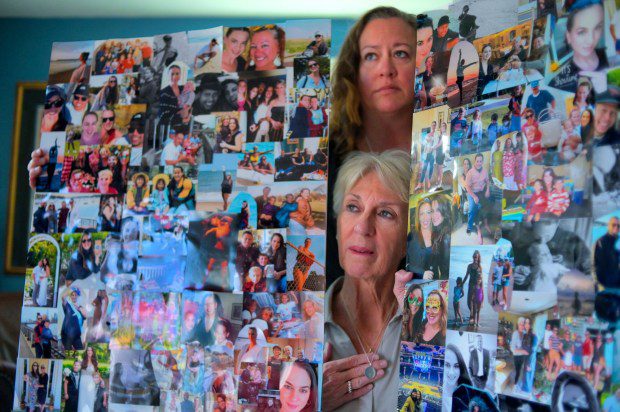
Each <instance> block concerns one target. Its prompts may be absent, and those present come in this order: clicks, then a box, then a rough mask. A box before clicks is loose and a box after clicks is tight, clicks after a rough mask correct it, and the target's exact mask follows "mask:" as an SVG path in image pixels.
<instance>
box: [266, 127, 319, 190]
mask: <svg viewBox="0 0 620 412" xmlns="http://www.w3.org/2000/svg"><path fill="white" fill-rule="evenodd" d="M327 143H328V142H327V138H326V137H321V138H307V139H287V140H285V141H282V142H280V143H279V144H278V143H276V145H275V150H274V158H275V167H276V173H275V181H276V182H283V181H302V180H327V146H328V144H327Z"/></svg>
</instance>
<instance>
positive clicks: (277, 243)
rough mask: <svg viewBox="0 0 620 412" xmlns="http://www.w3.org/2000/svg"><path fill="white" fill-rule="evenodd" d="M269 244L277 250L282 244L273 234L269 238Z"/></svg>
mask: <svg viewBox="0 0 620 412" xmlns="http://www.w3.org/2000/svg"><path fill="white" fill-rule="evenodd" d="M270 244H271V248H272V249H273V250H278V249H279V248H280V246H282V241H281V240H280V238H279V237H278V236H274V237H272V238H271V242H270Z"/></svg>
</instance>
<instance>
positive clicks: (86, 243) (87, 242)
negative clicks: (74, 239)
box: [82, 235, 93, 250]
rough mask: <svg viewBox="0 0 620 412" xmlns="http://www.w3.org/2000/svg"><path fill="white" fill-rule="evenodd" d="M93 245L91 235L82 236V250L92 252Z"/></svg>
mask: <svg viewBox="0 0 620 412" xmlns="http://www.w3.org/2000/svg"><path fill="white" fill-rule="evenodd" d="M92 245H93V239H92V238H91V237H90V235H85V236H82V249H84V250H90V248H91V247H92Z"/></svg>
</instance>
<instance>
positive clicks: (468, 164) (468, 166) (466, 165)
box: [463, 159, 471, 173]
mask: <svg viewBox="0 0 620 412" xmlns="http://www.w3.org/2000/svg"><path fill="white" fill-rule="evenodd" d="M469 169H471V162H470V161H469V159H465V160H463V171H464V172H465V173H467V172H468V171H469Z"/></svg>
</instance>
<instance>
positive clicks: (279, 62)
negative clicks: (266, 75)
mask: <svg viewBox="0 0 620 412" xmlns="http://www.w3.org/2000/svg"><path fill="white" fill-rule="evenodd" d="M273 64H275V65H276V67H280V66H282V60H280V56H276V58H275V59H273Z"/></svg>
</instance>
